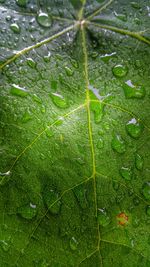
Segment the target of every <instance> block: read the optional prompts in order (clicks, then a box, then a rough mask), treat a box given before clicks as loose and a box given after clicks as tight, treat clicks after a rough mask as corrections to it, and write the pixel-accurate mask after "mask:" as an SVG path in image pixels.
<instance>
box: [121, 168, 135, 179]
mask: <svg viewBox="0 0 150 267" xmlns="http://www.w3.org/2000/svg"><path fill="white" fill-rule="evenodd" d="M120 174H121V176H122V178H124V179H125V180H127V181H130V180H131V179H132V175H133V173H132V170H131V168H129V167H122V168H121V169H120Z"/></svg>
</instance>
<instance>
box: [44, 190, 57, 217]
mask: <svg viewBox="0 0 150 267" xmlns="http://www.w3.org/2000/svg"><path fill="white" fill-rule="evenodd" d="M43 197H44V202H45V204H46V206H47V208H48V209H49V211H50V212H51V213H52V214H54V215H57V214H58V213H59V212H60V208H61V201H60V199H59V195H58V193H57V192H56V191H55V190H53V189H49V188H46V191H45V192H44V195H43Z"/></svg>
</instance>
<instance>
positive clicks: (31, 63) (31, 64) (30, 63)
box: [27, 58, 36, 69]
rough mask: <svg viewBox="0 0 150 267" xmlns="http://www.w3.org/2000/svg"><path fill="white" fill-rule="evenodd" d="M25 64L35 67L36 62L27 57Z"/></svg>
mask: <svg viewBox="0 0 150 267" xmlns="http://www.w3.org/2000/svg"><path fill="white" fill-rule="evenodd" d="M27 64H28V66H30V67H31V68H33V69H34V68H35V67H36V62H35V61H34V60H33V59H32V58H27Z"/></svg>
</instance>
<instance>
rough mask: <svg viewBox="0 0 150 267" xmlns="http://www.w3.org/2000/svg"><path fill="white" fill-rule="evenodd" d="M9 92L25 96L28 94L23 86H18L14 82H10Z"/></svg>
mask: <svg viewBox="0 0 150 267" xmlns="http://www.w3.org/2000/svg"><path fill="white" fill-rule="evenodd" d="M10 93H11V94H12V95H15V96H21V97H25V96H27V95H28V91H27V90H26V89H25V88H23V87H20V86H18V85H16V84H12V87H11V89H10Z"/></svg>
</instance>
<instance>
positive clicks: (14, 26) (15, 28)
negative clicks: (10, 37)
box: [10, 23, 21, 33]
mask: <svg viewBox="0 0 150 267" xmlns="http://www.w3.org/2000/svg"><path fill="white" fill-rule="evenodd" d="M10 29H11V30H12V31H13V32H14V33H20V30H21V29H20V26H19V25H18V24H17V23H12V24H11V25H10Z"/></svg>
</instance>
